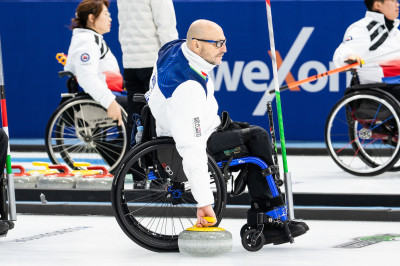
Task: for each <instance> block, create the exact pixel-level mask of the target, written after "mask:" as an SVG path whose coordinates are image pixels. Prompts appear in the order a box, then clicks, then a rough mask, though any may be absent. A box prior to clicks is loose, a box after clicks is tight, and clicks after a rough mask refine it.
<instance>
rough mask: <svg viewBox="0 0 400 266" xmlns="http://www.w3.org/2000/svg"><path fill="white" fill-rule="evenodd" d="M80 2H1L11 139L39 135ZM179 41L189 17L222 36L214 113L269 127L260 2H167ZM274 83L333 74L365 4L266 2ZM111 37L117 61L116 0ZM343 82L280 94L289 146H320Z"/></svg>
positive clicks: (321, 82) (336, 79)
mask: <svg viewBox="0 0 400 266" xmlns="http://www.w3.org/2000/svg"><path fill="white" fill-rule="evenodd" d="M78 2H79V1H7V2H0V34H1V39H2V42H3V54H4V55H3V65H4V75H5V82H6V84H7V101H8V108H9V113H8V115H9V125H10V135H11V138H43V137H44V132H45V129H46V123H47V121H48V119H49V117H50V115H51V113H52V112H53V111H54V110H55V109H56V108H57V106H58V103H59V101H60V99H61V98H60V94H61V93H65V92H66V87H65V81H66V80H63V79H60V78H58V76H57V72H58V71H61V70H63V68H62V66H61V65H60V64H59V63H58V62H57V60H56V59H55V55H56V54H57V53H59V52H64V53H67V51H68V47H69V43H70V38H71V31H70V30H69V29H68V25H69V24H70V19H71V18H72V17H73V16H74V14H75V8H76V6H77V5H78ZM174 6H175V11H176V18H177V28H178V32H179V37H180V38H185V37H186V31H187V29H188V27H189V25H190V24H191V23H192V22H193V21H194V20H197V19H209V20H212V21H214V22H216V23H218V24H219V25H220V26H221V27H222V28H223V30H224V33H225V36H226V38H227V50H228V52H227V53H226V55H225V56H224V59H223V62H222V64H221V65H220V66H218V67H217V68H215V69H214V71H213V75H212V76H213V79H214V82H215V87H216V98H217V100H218V102H219V104H220V111H223V110H227V111H229V113H230V114H231V117H232V118H233V119H234V120H237V121H249V122H250V123H252V124H257V125H260V126H262V127H264V128H268V119H267V115H266V103H267V101H268V100H271V97H269V96H268V95H267V94H266V93H265V92H266V91H268V90H271V89H274V87H273V84H274V82H273V73H272V64H271V57H270V54H269V52H270V51H269V50H270V47H269V39H268V28H267V27H268V25H267V15H266V6H265V1H264V0H247V1H244V0H241V1H234V0H231V1H229V0H224V1H216V0H212V1H211V0H209V1H200V0H197V1H188V0H186V1H184V0H180V1H178V0H174ZM271 6H272V18H273V24H274V32H275V44H276V50H277V59H278V60H277V61H278V72H279V84H281V85H285V84H286V83H290V82H293V81H297V80H301V79H304V78H306V77H309V76H312V75H315V74H318V73H322V72H326V71H328V70H330V69H334V68H335V66H334V65H333V63H332V56H333V53H334V51H335V49H336V48H337V47H338V46H339V44H340V43H341V42H342V39H343V36H344V32H345V30H346V28H347V27H348V26H349V25H350V24H351V23H353V22H355V21H357V20H359V19H361V18H363V17H364V15H365V11H366V8H365V6H364V1H362V0H359V1H350V0H347V1H323V0H321V1H311V0H310V1H299V0H296V1H290V0H286V1H278V0H275V1H274V0H272V1H271ZM110 12H111V16H112V19H113V21H112V29H111V32H110V33H108V34H106V35H104V37H105V40H106V41H107V43H108V45H109V46H110V48H111V50H112V51H113V53H114V55H115V56H116V57H117V59H118V60H119V65H120V68H121V71H122V69H123V65H122V54H121V50H120V45H119V42H118V17H117V12H118V10H117V5H116V1H111V5H110ZM348 82H349V75H348V74H347V75H346V73H341V74H335V75H332V76H329V77H325V78H321V79H318V80H316V81H314V82H311V83H307V84H303V85H301V86H299V87H296V88H292V89H291V90H288V91H285V92H282V94H281V98H282V109H283V123H284V126H285V137H286V140H287V141H323V139H324V126H325V120H326V118H327V116H328V113H329V111H330V109H331V108H332V107H333V105H334V104H335V103H336V102H337V101H338V100H339V99H340V98H341V97H342V95H343V92H344V90H345V88H346V84H347V83H348Z"/></svg>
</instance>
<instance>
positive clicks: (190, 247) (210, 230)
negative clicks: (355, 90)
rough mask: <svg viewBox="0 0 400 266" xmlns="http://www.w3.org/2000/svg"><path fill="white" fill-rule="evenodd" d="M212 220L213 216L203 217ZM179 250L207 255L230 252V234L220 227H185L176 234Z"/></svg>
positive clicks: (191, 253) (196, 254)
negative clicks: (184, 229)
mask: <svg viewBox="0 0 400 266" xmlns="http://www.w3.org/2000/svg"><path fill="white" fill-rule="evenodd" d="M204 218H205V219H206V220H207V221H208V222H214V221H215V218H213V217H204ZM178 247H179V251H180V252H182V253H185V254H188V255H193V256H199V257H208V256H216V255H220V254H224V253H227V252H230V251H231V250H232V234H231V233H230V232H229V231H226V230H225V229H223V228H220V227H197V226H196V225H195V226H193V227H190V228H188V229H186V231H183V232H182V233H180V234H179V236H178Z"/></svg>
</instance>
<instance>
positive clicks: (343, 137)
mask: <svg viewBox="0 0 400 266" xmlns="http://www.w3.org/2000/svg"><path fill="white" fill-rule="evenodd" d="M352 74H353V79H352V85H351V86H350V87H348V88H347V89H346V91H345V93H344V96H343V98H341V99H340V100H339V101H338V102H337V103H336V104H335V106H334V107H333V108H332V110H331V112H330V113H329V116H328V119H327V121H326V125H325V142H326V146H327V150H328V152H329V154H330V156H331V157H332V158H333V160H334V161H335V163H336V164H337V165H338V166H339V167H341V168H342V169H343V170H345V171H346V172H349V173H351V174H354V175H358V176H373V175H378V174H381V173H383V172H385V171H398V170H400V166H399V165H396V163H397V161H398V160H399V158H400V142H399V126H400V103H399V101H398V99H396V98H395V97H394V96H393V95H392V94H390V93H389V92H387V91H385V90H384V87H385V86H386V84H385V83H376V84H363V85H360V84H359V82H358V77H357V72H356V71H355V70H352Z"/></svg>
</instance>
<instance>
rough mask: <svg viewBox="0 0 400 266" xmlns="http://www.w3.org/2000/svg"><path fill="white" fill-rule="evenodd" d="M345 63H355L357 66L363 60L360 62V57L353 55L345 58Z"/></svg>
mask: <svg viewBox="0 0 400 266" xmlns="http://www.w3.org/2000/svg"><path fill="white" fill-rule="evenodd" d="M346 61H353V62H355V61H357V63H358V64H361V62H362V61H363V60H362V58H361V56H359V55H356V54H353V55H350V56H349V57H347V59H346ZM346 61H345V62H346Z"/></svg>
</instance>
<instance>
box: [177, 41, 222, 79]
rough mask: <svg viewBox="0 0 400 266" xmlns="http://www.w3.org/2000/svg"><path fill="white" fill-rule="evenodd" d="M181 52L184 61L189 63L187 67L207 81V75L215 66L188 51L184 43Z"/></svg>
mask: <svg viewBox="0 0 400 266" xmlns="http://www.w3.org/2000/svg"><path fill="white" fill-rule="evenodd" d="M182 52H183V55H184V56H185V57H186V59H187V60H188V61H189V65H190V66H191V67H192V68H193V69H194V70H195V71H196V72H197V73H198V74H199V75H202V76H203V78H204V79H205V80H207V81H208V79H209V78H208V74H209V72H210V71H211V70H212V69H213V68H214V67H215V65H213V64H210V63H208V62H207V61H206V60H204V59H203V58H201V57H200V56H199V55H197V54H195V53H194V52H193V51H192V50H190V49H189V47H187V45H186V43H183V44H182Z"/></svg>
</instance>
